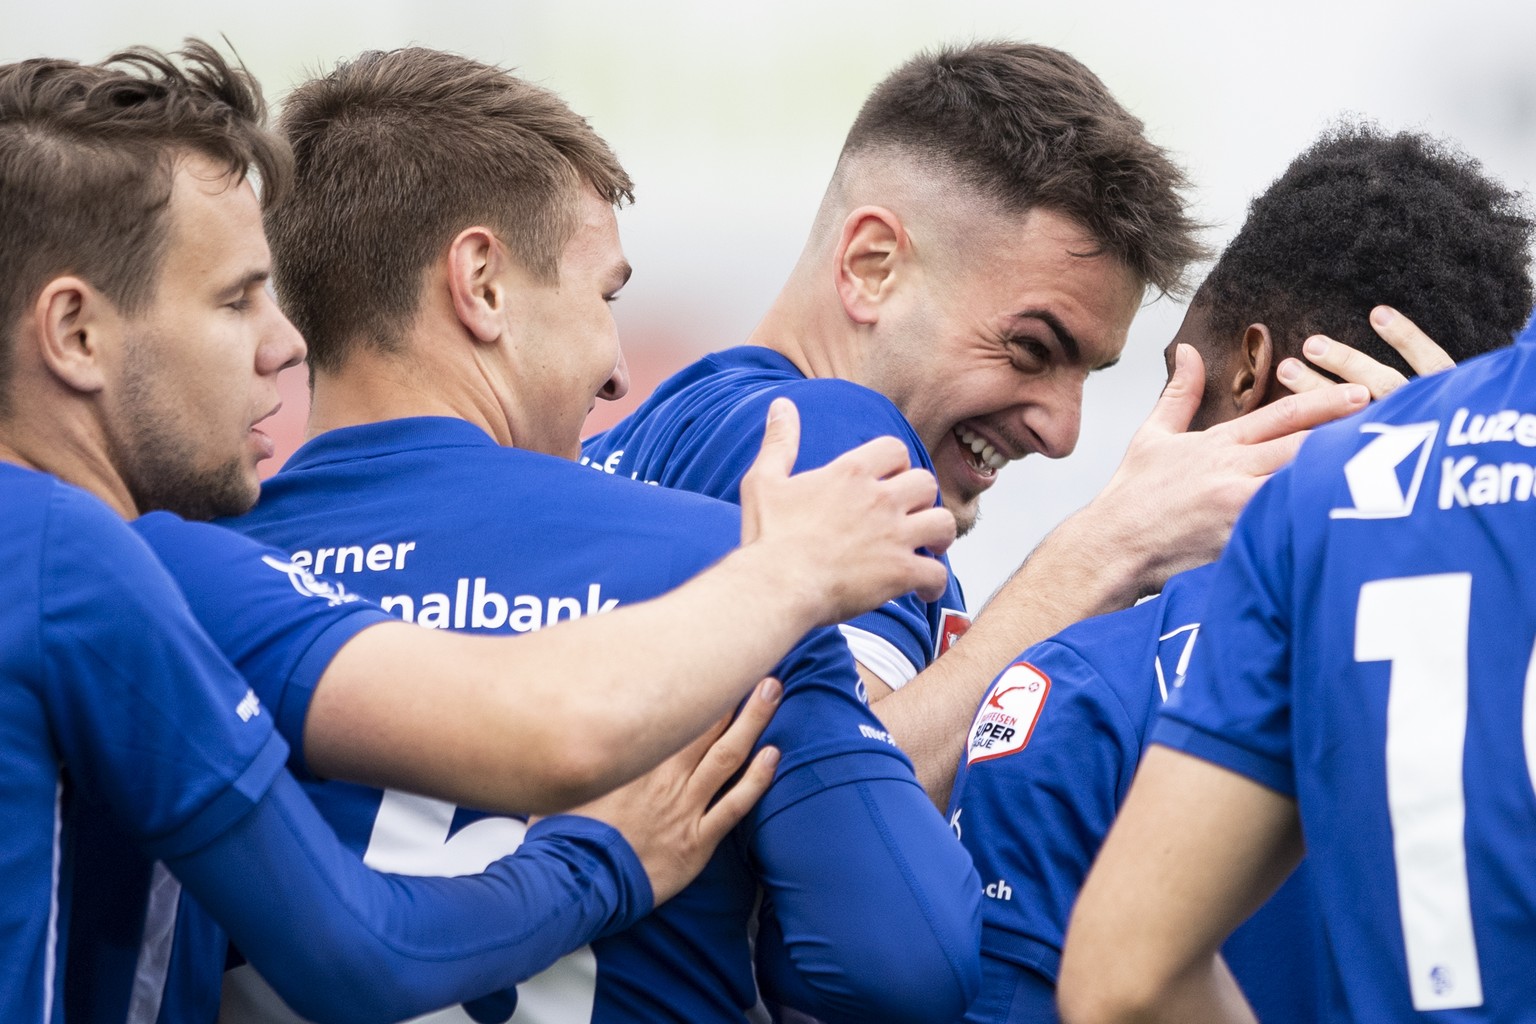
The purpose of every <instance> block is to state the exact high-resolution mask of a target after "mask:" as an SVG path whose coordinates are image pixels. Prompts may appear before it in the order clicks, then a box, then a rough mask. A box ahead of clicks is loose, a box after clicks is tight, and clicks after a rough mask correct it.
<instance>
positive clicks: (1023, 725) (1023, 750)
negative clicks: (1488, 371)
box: [950, 126, 1532, 1024]
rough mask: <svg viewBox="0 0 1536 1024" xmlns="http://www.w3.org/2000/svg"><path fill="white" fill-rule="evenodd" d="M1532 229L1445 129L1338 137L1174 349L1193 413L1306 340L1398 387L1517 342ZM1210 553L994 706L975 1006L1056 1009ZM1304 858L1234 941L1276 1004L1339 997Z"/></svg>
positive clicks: (1233, 262)
mask: <svg viewBox="0 0 1536 1024" xmlns="http://www.w3.org/2000/svg"><path fill="white" fill-rule="evenodd" d="M1531 228H1532V223H1531V220H1530V218H1529V215H1528V214H1527V213H1526V212H1524V210H1523V208H1522V206H1521V203H1520V201H1519V199H1518V197H1516V196H1514V195H1512V194H1511V193H1510V192H1509V191H1507V190H1506V189H1504V188H1502V187H1501V186H1499V185H1498V184H1497V183H1496V182H1494V181H1492V180H1490V179H1489V178H1488V177H1487V176H1486V175H1485V174H1484V173H1483V172H1482V171H1481V169H1480V168H1479V167H1478V166H1477V164H1476V163H1474V162H1472V161H1470V160H1468V159H1466V158H1464V157H1461V156H1459V155H1457V154H1456V153H1454V152H1453V151H1451V150H1449V149H1448V148H1447V147H1445V146H1444V145H1442V144H1439V143H1436V142H1434V141H1433V140H1431V139H1428V138H1426V137H1424V136H1422V135H1417V134H1412V133H1402V134H1395V135H1393V134H1385V133H1382V132H1380V131H1378V130H1375V129H1372V128H1369V127H1363V126H1362V127H1345V128H1341V129H1339V130H1336V131H1334V132H1332V133H1330V134H1328V135H1326V136H1324V137H1323V138H1322V139H1320V140H1319V141H1318V142H1317V143H1315V144H1314V145H1313V146H1312V147H1310V148H1309V149H1308V150H1307V151H1306V152H1305V153H1303V154H1302V155H1301V156H1299V157H1297V158H1296V160H1295V161H1294V162H1293V163H1292V164H1291V165H1290V167H1289V168H1287V170H1286V171H1285V173H1284V174H1283V175H1281V176H1280V178H1279V179H1278V180H1276V181H1275V182H1274V184H1272V185H1271V186H1270V187H1269V188H1268V189H1267V190H1266V191H1265V192H1264V193H1263V194H1262V195H1260V196H1259V197H1258V198H1256V199H1255V200H1254V201H1253V202H1252V204H1251V205H1250V207H1249V212H1248V218H1247V221H1246V222H1245V223H1244V224H1243V226H1242V228H1241V229H1240V230H1239V231H1238V233H1237V235H1236V237H1235V238H1234V239H1233V240H1232V242H1231V244H1230V245H1229V246H1228V247H1227V249H1226V251H1225V252H1224V253H1223V254H1222V256H1221V259H1220V260H1219V261H1218V262H1217V263H1216V265H1215V267H1213V268H1212V270H1211V272H1210V274H1209V275H1208V276H1207V278H1206V280H1205V282H1204V283H1203V284H1202V285H1201V286H1200V288H1199V290H1198V291H1197V292H1196V293H1195V298H1194V301H1193V303H1192V304H1191V306H1190V309H1189V312H1188V314H1187V315H1186V317H1185V319H1184V323H1183V325H1182V326H1181V327H1180V329H1179V332H1178V334H1177V335H1176V336H1175V338H1174V340H1173V341H1172V343H1170V345H1169V349H1168V352H1169V357H1170V362H1171V361H1172V357H1173V354H1174V352H1175V350H1176V348H1177V346H1179V345H1181V344H1188V345H1192V346H1193V347H1194V348H1195V349H1196V350H1197V351H1198V352H1199V353H1200V354H1201V356H1202V358H1203V361H1204V363H1205V366H1206V367H1207V375H1206V382H1207V383H1206V389H1205V396H1204V399H1203V400H1202V401H1201V403H1200V407H1199V409H1198V410H1197V411H1196V413H1195V416H1194V421H1193V422H1194V424H1195V425H1196V426H1198V427H1209V426H1211V425H1213V424H1216V423H1220V422H1223V421H1225V420H1227V419H1230V418H1232V417H1234V416H1238V415H1242V414H1244V413H1246V412H1250V411H1252V410H1253V409H1255V408H1257V407H1259V406H1261V405H1263V404H1264V403H1266V402H1270V401H1273V400H1275V399H1276V398H1278V397H1280V396H1281V395H1283V394H1285V393H1286V384H1285V383H1283V382H1295V383H1294V384H1292V385H1291V386H1295V387H1303V386H1306V382H1307V381H1308V380H1311V379H1312V377H1314V376H1315V373H1314V371H1311V370H1309V369H1307V367H1306V366H1305V364H1304V363H1303V362H1301V359H1300V357H1301V356H1302V355H1303V353H1304V352H1305V354H1306V356H1307V357H1308V358H1310V359H1313V360H1315V361H1316V362H1317V363H1318V364H1319V365H1322V366H1324V367H1327V368H1330V369H1332V370H1335V371H1337V372H1338V373H1340V374H1341V375H1342V376H1345V377H1347V378H1349V379H1352V380H1355V381H1357V382H1359V383H1363V384H1366V385H1367V386H1369V387H1370V388H1371V390H1372V393H1373V395H1375V396H1376V397H1380V396H1381V395H1382V394H1385V393H1386V392H1388V391H1390V390H1392V389H1393V388H1395V387H1396V386H1398V385H1400V384H1401V383H1402V382H1403V380H1404V374H1407V375H1409V376H1411V375H1413V374H1414V373H1415V372H1430V371H1434V370H1439V369H1442V368H1444V367H1445V366H1447V365H1449V362H1450V361H1451V360H1455V361H1461V360H1464V359H1469V358H1471V357H1473V356H1475V355H1478V354H1480V353H1482V352H1485V351H1488V350H1490V349H1493V348H1498V347H1502V346H1504V345H1507V344H1509V343H1510V341H1511V339H1512V338H1513V336H1514V333H1515V331H1517V330H1518V329H1519V326H1520V324H1521V323H1522V321H1523V318H1524V316H1525V314H1526V312H1527V310H1528V308H1529V306H1530V303H1531V282H1530V276H1529V270H1528V263H1529V255H1528V247H1529V243H1530V239H1531ZM1473 253H1475V254H1476V260H1473V259H1472V258H1470V257H1471V255H1472V254H1473ZM1378 303H1390V304H1391V305H1390V306H1377V304H1378ZM1373 307H1374V308H1373ZM1393 307H1395V308H1393ZM1405 313H1411V314H1412V316H1413V317H1414V319H1415V320H1416V321H1418V322H1419V323H1421V324H1422V325H1425V326H1427V327H1428V328H1429V330H1431V331H1432V332H1434V336H1435V338H1436V340H1438V341H1439V342H1441V343H1442V344H1443V346H1444V348H1443V349H1442V348H1440V347H1437V346H1436V345H1434V344H1431V343H1430V342H1429V341H1428V340H1427V339H1426V338H1425V337H1424V335H1423V334H1422V333H1421V332H1419V331H1418V330H1417V328H1415V327H1414V325H1413V324H1412V323H1410V322H1409V321H1408V319H1407V317H1406V316H1405ZM1372 324H1374V325H1375V330H1376V332H1379V333H1380V334H1381V336H1382V339H1386V340H1387V341H1388V342H1390V343H1391V345H1392V346H1393V347H1389V346H1388V345H1387V344H1383V342H1382V340H1380V339H1378V338H1377V337H1376V335H1375V334H1374V333H1373V332H1372V330H1371V326H1370V325H1372ZM1322 333H1326V334H1328V335H1330V336H1331V339H1329V338H1322V337H1318V336H1317V335H1319V334H1322ZM1341 342H1342V344H1341ZM1398 350H1400V351H1401V355H1399V353H1398ZM1317 379H1318V380H1321V378H1320V377H1319V378H1317ZM1213 571H1214V570H1213V567H1210V566H1205V567H1201V568H1199V569H1195V570H1192V571H1190V572H1187V573H1181V574H1180V575H1178V576H1176V577H1174V578H1173V579H1172V580H1170V581H1169V583H1168V586H1167V587H1166V588H1165V589H1164V590H1163V592H1162V594H1161V595H1160V596H1159V597H1158V598H1157V599H1155V600H1150V601H1145V602H1143V603H1141V604H1139V605H1137V606H1136V607H1135V608H1131V609H1128V610H1126V611H1122V612H1117V613H1114V614H1111V615H1107V616H1101V617H1099V618H1094V619H1089V620H1086V621H1084V622H1081V623H1079V624H1077V625H1076V626H1073V627H1071V628H1069V629H1067V630H1064V631H1063V632H1062V633H1060V634H1058V635H1057V636H1056V637H1053V638H1052V639H1051V640H1049V641H1046V642H1045V643H1041V644H1037V645H1035V646H1033V647H1031V648H1029V649H1028V650H1026V651H1024V652H1023V653H1022V654H1020V655H1019V657H1018V658H1017V659H1015V662H1014V664H1013V665H1012V666H1010V668H1009V669H1008V670H1007V671H1005V672H1004V673H1003V674H1002V675H1000V676H999V678H998V680H997V682H996V683H994V685H993V688H992V690H991V691H990V692H989V694H988V698H987V699H986V700H985V701H984V702H983V703H982V706H981V709H980V711H979V712H978V714H977V717H976V721H975V722H974V723H973V726H972V730H971V733H970V737H969V743H968V745H967V751H966V756H965V757H964V759H963V761H962V764H961V766H960V770H959V773H958V776H957V781H956V787H955V794H954V797H953V799H952V801H951V807H950V814H951V820H952V821H953V822H954V824H955V826H956V828H958V829H959V830H960V831H961V833H962V840H963V842H964V843H965V845H966V848H967V849H968V850H970V851H971V854H972V856H973V857H974V858H975V860H976V864H977V870H978V872H979V873H980V875H981V877H982V881H983V884H984V885H987V884H989V883H990V885H991V887H992V888H991V890H990V891H986V894H987V896H988V898H987V899H985V900H984V901H983V939H982V948H983V955H984V961H983V968H984V975H985V976H984V981H983V988H982V995H981V996H980V997H979V998H978V999H977V1001H976V1003H975V1004H974V1005H973V1006H972V1007H971V1009H970V1012H969V1014H968V1019H970V1020H973V1021H978V1022H980V1021H991V1022H1001V1021H1018V1022H1023V1021H1050V1020H1054V1019H1055V1015H1056V1011H1055V980H1056V977H1057V973H1058V969H1059V963H1060V957H1061V948H1062V942H1063V938H1064V936H1065V933H1066V928H1067V920H1068V916H1069V914H1070V912H1071V909H1072V905H1073V902H1074V901H1075V900H1076V897H1077V893H1078V890H1079V889H1080V888H1081V886H1082V882H1083V878H1084V877H1085V876H1086V874H1087V872H1088V867H1089V864H1090V863H1091V862H1092V859H1093V857H1094V855H1095V854H1096V853H1097V852H1098V848H1099V846H1100V844H1101V843H1102V842H1103V839H1104V836H1105V834H1106V833H1107V832H1108V831H1109V827H1110V822H1111V821H1112V819H1113V818H1114V816H1115V813H1116V811H1117V810H1118V808H1119V806H1120V804H1121V802H1122V801H1123V800H1124V799H1125V794H1126V791H1127V790H1128V789H1129V788H1130V786H1131V778H1132V776H1133V775H1134V774H1135V771H1136V766H1137V764H1138V762H1139V761H1140V759H1141V756H1142V753H1143V751H1144V749H1145V747H1146V742H1147V738H1148V734H1149V733H1150V732H1151V730H1152V727H1153V724H1154V722H1155V721H1156V718H1157V711H1158V708H1159V706H1160V705H1161V704H1162V702H1163V701H1164V700H1166V699H1168V698H1169V696H1170V695H1171V694H1175V693H1177V692H1178V691H1179V689H1180V688H1181V687H1182V686H1183V684H1184V681H1185V679H1186V678H1187V677H1188V676H1189V675H1190V674H1191V673H1192V672H1193V670H1194V665H1195V663H1196V662H1198V661H1199V660H1201V659H1202V658H1203V657H1204V656H1205V653H1206V643H1207V640H1206V635H1205V632H1204V630H1203V628H1202V619H1203V617H1204V615H1205V612H1206V607H1205V606H1206V595H1207V593H1208V591H1209V589H1210V586H1211V580H1212V573H1213ZM1008 730H1011V731H1008ZM1305 874H1306V865H1303V870H1302V871H1299V872H1298V873H1297V875H1296V876H1295V877H1294V878H1293V879H1292V880H1291V881H1290V882H1288V883H1287V884H1286V886H1285V887H1283V888H1282V889H1281V890H1280V892H1279V893H1278V894H1277V895H1276V896H1275V897H1274V899H1272V900H1270V901H1269V902H1268V903H1267V904H1266V905H1265V906H1264V907H1263V908H1262V909H1261V910H1260V911H1259V912H1258V913H1257V914H1256V915H1255V916H1254V917H1253V918H1252V919H1251V920H1250V921H1249V922H1248V923H1246V924H1245V925H1244V926H1243V927H1242V928H1240V929H1238V931H1237V933H1236V934H1235V935H1234V936H1233V937H1232V939H1231V940H1230V941H1229V942H1227V943H1226V945H1225V947H1224V950H1223V952H1224V957H1225V959H1226V961H1227V963H1228V965H1229V966H1230V967H1231V969H1232V972H1233V974H1234V975H1235V976H1236V979H1237V981H1238V983H1239V985H1240V986H1241V988H1242V989H1243V991H1244V993H1245V995H1246V996H1247V997H1248V999H1249V1000H1250V1002H1252V1004H1253V1007H1254V1009H1255V1011H1256V1012H1257V1015H1258V1016H1259V1018H1260V1019H1261V1020H1266V1021H1284V1022H1291V1024H1303V1022H1305V1021H1309V1020H1316V1019H1318V1016H1319V1014H1320V1012H1321V1010H1320V1005H1319V996H1320V993H1321V992H1322V991H1323V985H1322V981H1321V977H1320V973H1319V971H1318V970H1317V968H1316V964H1317V962H1318V957H1319V956H1320V955H1321V950H1320V949H1318V948H1316V947H1317V939H1316V925H1315V922H1314V920H1313V915H1312V907H1311V902H1310V901H1311V898H1312V897H1311V896H1310V895H1309V893H1308V888H1309V887H1308V886H1307V885H1306V884H1305V880H1304V878H1303V876H1304V875H1305ZM994 893H996V895H994Z"/></svg>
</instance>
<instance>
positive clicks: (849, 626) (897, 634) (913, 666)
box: [731, 380, 970, 689]
mask: <svg viewBox="0 0 1536 1024" xmlns="http://www.w3.org/2000/svg"><path fill="white" fill-rule="evenodd" d="M782 393H784V394H787V395H788V396H789V397H790V398H792V399H794V401H795V405H796V406H797V407H798V408H799V410H800V456H799V459H798V460H797V461H796V463H795V468H796V470H797V471H803V470H807V469H814V468H816V467H819V466H824V465H826V464H827V463H829V462H831V461H833V460H834V459H836V458H837V457H838V456H840V455H842V454H843V453H845V452H848V451H852V450H853V449H854V448H857V447H858V446H859V445H861V444H863V443H865V442H866V441H871V440H874V439H875V438H877V437H883V436H891V437H895V438H897V439H898V440H900V441H902V442H903V443H905V444H906V446H907V457H908V458H909V459H910V460H911V463H912V465H913V466H916V467H920V468H923V469H928V470H932V468H933V466H932V463H931V462H930V460H929V458H928V451H927V449H926V448H924V447H923V444H922V441H921V440H920V439H919V438H918V437H917V435H916V434H915V433H913V431H912V427H911V425H910V424H908V423H907V421H906V419H905V418H903V417H902V415H901V414H900V412H898V411H897V409H896V407H895V406H893V405H892V404H891V403H890V401H889V400H888V399H886V398H885V396H883V395H880V394H877V393H875V392H873V391H870V390H869V389H868V388H863V387H858V386H857V385H853V384H850V383H848V382H847V381H841V380H807V381H802V382H799V383H796V384H793V385H790V386H788V387H786V388H784V389H782ZM772 397H773V396H772V395H770V396H768V398H769V399H771V398H772ZM752 414H753V415H752V419H751V423H753V424H755V426H754V427H752V433H751V437H750V444H751V446H752V452H753V454H754V455H755V453H756V451H757V446H758V445H759V444H760V443H761V441H762V432H763V423H764V422H765V420H766V417H767V415H768V412H767V402H766V401H765V402H764V404H763V405H762V407H761V408H759V409H754V410H752ZM739 426H740V428H741V429H743V430H745V429H747V428H748V426H749V424H748V423H747V422H743V423H741V424H740V425H739ZM747 464H748V465H750V463H747ZM731 500H732V501H739V500H740V498H739V495H737V496H733V497H732V499H731ZM940 560H941V561H944V562H945V564H946V565H948V559H947V557H944V556H941V557H940ZM957 617H958V619H959V620H962V621H963V625H960V626H959V627H958V628H959V629H960V630H962V631H963V629H964V628H965V626H968V625H969V622H970V620H969V618H968V616H967V613H966V607H965V598H964V595H963V594H962V592H961V590H960V584H959V581H958V580H957V579H955V577H954V574H953V573H951V574H950V578H949V587H948V589H947V590H946V591H945V593H944V595H943V597H942V598H940V600H939V601H938V602H935V603H933V604H930V603H928V602H925V601H923V600H922V599H921V598H919V597H918V596H917V595H916V594H903V595H902V596H901V597H898V598H896V599H894V600H891V601H887V602H886V603H885V604H883V605H881V606H880V607H879V608H876V609H874V610H872V611H869V612H865V613H864V614H863V615H860V616H857V617H856V618H853V619H850V620H848V622H846V623H844V624H843V627H842V628H843V635H844V637H845V638H846V639H847V641H848V646H849V647H850V648H851V649H852V651H853V654H854V657H855V658H856V659H857V660H858V661H860V662H861V663H863V664H864V665H866V666H867V667H868V668H870V669H871V670H872V671H874V672H875V674H876V675H878V676H880V677H881V679H883V680H884V681H885V683H886V684H887V685H888V686H890V687H891V688H892V689H896V688H898V687H899V686H900V685H901V684H903V683H905V682H906V681H907V680H909V679H911V678H912V677H913V676H915V675H916V674H917V673H918V672H921V671H922V670H923V669H924V668H926V667H927V666H928V664H929V663H930V662H932V661H933V659H934V658H936V657H938V655H939V654H940V653H941V652H942V650H943V648H944V647H945V646H947V644H946V643H945V637H944V631H945V630H946V628H955V627H954V626H953V625H952V623H953V622H955V621H956V618H957Z"/></svg>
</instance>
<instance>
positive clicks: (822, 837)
mask: <svg viewBox="0 0 1536 1024" xmlns="http://www.w3.org/2000/svg"><path fill="white" fill-rule="evenodd" d="M780 671H781V672H784V673H785V674H784V676H783V678H786V679H792V680H795V682H794V683H793V684H792V686H791V687H790V688H787V689H786V695H785V700H784V703H783V706H782V707H781V708H780V709H779V712H778V714H776V715H775V716H774V720H773V722H772V723H771V724H770V726H769V728H768V731H767V732H766V733H765V735H764V742H770V743H778V744H779V745H780V746H781V749H782V750H783V751H784V757H783V760H782V761H781V762H780V770H779V776H778V777H777V778H776V779H775V781H774V785H773V788H772V789H771V790H770V791H769V793H768V795H767V796H765V797H764V798H763V800H762V801H761V802H760V803H759V806H758V808H757V809H756V810H755V811H754V812H753V813H752V815H751V816H749V818H748V820H747V822H746V823H744V827H745V828H746V829H747V830H748V835H749V836H750V857H751V859H752V861H753V864H754V867H755V869H756V873H757V876H758V879H759V881H760V882H761V884H762V886H763V892H764V896H763V904H762V907H761V910H760V918H761V920H762V922H763V928H762V932H761V934H760V936H759V943H758V951H759V960H760V969H761V976H760V981H761V984H762V985H763V988H764V992H765V995H767V996H769V997H771V998H772V999H774V1000H775V1001H776V1002H777V1003H779V1004H781V1005H784V1006H788V1007H791V1008H794V1009H797V1010H800V1011H802V1012H805V1013H809V1014H811V1015H813V1016H814V1017H815V1018H817V1019H818V1020H821V1021H824V1022H826V1024H835V1022H839V1021H862V1020H872V1019H877V1020H884V1021H934V1020H949V1019H954V1018H955V1017H957V1016H958V1015H959V1014H960V1013H961V1012H962V1011H963V1010H964V1007H965V1005H966V1004H967V1003H968V1002H969V1001H970V1000H971V998H972V997H974V996H975V994H976V989H977V986H978V985H979V982H980V963H979V956H978V950H979V942H980V916H979V912H978V907H977V903H978V893H979V886H978V884H977V882H976V875H975V872H974V871H973V870H972V869H971V864H970V858H969V856H968V855H967V854H966V853H965V851H964V849H963V848H961V847H960V845H959V844H958V843H956V842H955V840H954V837H953V835H951V833H950V832H949V829H948V828H947V827H946V826H945V824H944V820H943V818H942V817H940V815H939V814H938V813H937V812H936V811H935V810H934V807H933V805H932V803H931V802H929V800H928V798H927V796H926V795H925V794H924V792H923V790H922V789H921V788H920V787H919V786H918V784H917V781H916V779H915V778H914V777H913V775H912V770H911V766H910V764H909V762H907V760H906V758H905V756H904V755H903V754H901V752H900V751H899V750H897V749H896V747H895V746H894V745H893V744H892V742H891V740H890V738H889V737H888V735H887V734H886V732H885V730H884V728H883V727H882V726H881V725H880V723H879V721H878V720H877V719H876V718H875V717H874V715H873V714H872V713H870V711H869V709H868V708H867V707H865V706H864V705H863V704H862V702H860V701H859V700H858V698H857V697H856V696H855V695H854V677H853V672H852V665H851V663H850V662H849V660H848V654H847V650H846V648H845V647H844V646H843V644H842V643H841V641H840V640H839V639H838V638H837V637H836V635H835V634H829V633H828V631H819V634H817V635H813V637H812V639H811V640H810V641H809V642H807V643H804V644H802V645H801V646H800V647H799V648H797V649H796V651H795V652H794V653H792V655H791V660H790V662H789V663H786V664H785V665H782V666H780ZM811 737H815V738H814V739H811Z"/></svg>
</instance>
